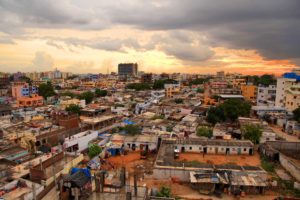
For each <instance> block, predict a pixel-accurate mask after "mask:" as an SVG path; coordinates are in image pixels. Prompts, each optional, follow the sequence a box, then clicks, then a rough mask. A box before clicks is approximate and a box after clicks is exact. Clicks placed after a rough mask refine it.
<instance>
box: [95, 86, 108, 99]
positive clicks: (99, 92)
mask: <svg viewBox="0 0 300 200" xmlns="http://www.w3.org/2000/svg"><path fill="white" fill-rule="evenodd" d="M106 95H107V91H106V90H100V89H98V88H97V89H96V90H95V96H96V97H105V96H106Z"/></svg>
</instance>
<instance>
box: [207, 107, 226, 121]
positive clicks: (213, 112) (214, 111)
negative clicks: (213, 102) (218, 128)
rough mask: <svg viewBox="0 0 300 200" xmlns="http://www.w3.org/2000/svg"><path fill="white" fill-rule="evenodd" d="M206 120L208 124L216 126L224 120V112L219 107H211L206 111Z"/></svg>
mask: <svg viewBox="0 0 300 200" xmlns="http://www.w3.org/2000/svg"><path fill="white" fill-rule="evenodd" d="M206 120H207V121H208V122H209V123H212V124H216V123H217V122H222V121H224V120H225V115H224V111H223V109H222V108H220V107H211V108H209V110H208V113H207V117H206Z"/></svg>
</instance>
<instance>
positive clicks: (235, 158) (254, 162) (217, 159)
mask: <svg viewBox="0 0 300 200" xmlns="http://www.w3.org/2000/svg"><path fill="white" fill-rule="evenodd" d="M178 161H198V162H202V163H209V164H214V165H221V164H236V165H239V166H260V156H259V154H258V153H255V154H254V155H252V156H249V155H209V154H206V155H205V156H204V157H203V154H200V153H180V154H179V159H178Z"/></svg>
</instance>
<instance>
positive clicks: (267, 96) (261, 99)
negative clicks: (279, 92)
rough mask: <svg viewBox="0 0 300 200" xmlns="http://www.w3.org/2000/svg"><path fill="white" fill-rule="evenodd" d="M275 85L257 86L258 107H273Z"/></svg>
mask: <svg viewBox="0 0 300 200" xmlns="http://www.w3.org/2000/svg"><path fill="white" fill-rule="evenodd" d="M275 98H276V85H269V86H261V85H260V86H258V88H257V105H258V106H275Z"/></svg>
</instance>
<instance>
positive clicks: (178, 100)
mask: <svg viewBox="0 0 300 200" xmlns="http://www.w3.org/2000/svg"><path fill="white" fill-rule="evenodd" d="M174 101H175V103H176V104H180V103H183V99H180V98H177V99H174Z"/></svg>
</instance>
